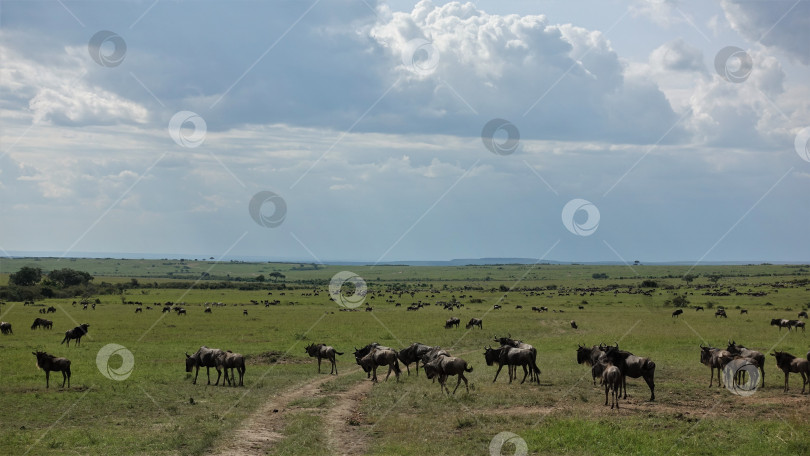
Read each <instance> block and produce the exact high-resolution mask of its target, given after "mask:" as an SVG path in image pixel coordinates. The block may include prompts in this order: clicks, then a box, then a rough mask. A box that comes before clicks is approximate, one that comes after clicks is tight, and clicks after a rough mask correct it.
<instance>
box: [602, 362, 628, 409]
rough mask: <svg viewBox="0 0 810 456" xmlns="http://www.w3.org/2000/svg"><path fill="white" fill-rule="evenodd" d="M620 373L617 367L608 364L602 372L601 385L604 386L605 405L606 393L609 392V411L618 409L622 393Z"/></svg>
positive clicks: (606, 403)
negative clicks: (614, 407) (614, 408)
mask: <svg viewBox="0 0 810 456" xmlns="http://www.w3.org/2000/svg"><path fill="white" fill-rule="evenodd" d="M622 377H623V375H622V373H621V371H620V370H619V368H618V367H616V366H614V365H612V364H608V365H607V366H605V368H604V370H603V371H602V384H603V385H604V386H605V405H608V391H609V392H610V399H611V402H610V409H611V410H613V406H614V405H615V406H616V408H617V409H618V408H619V396H621V392H622Z"/></svg>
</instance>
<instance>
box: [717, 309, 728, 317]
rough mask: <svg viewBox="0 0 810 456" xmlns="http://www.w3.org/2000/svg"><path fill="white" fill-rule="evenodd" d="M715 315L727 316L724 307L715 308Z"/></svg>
mask: <svg viewBox="0 0 810 456" xmlns="http://www.w3.org/2000/svg"><path fill="white" fill-rule="evenodd" d="M717 317H723V318H728V315H726V309H717V311H716V312H715V313H714V318H717Z"/></svg>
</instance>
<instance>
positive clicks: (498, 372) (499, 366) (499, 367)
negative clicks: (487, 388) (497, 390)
mask: <svg viewBox="0 0 810 456" xmlns="http://www.w3.org/2000/svg"><path fill="white" fill-rule="evenodd" d="M501 369H503V364H498V371H497V372H495V378H493V379H492V383H495V380H497V379H498V374H500V373H501Z"/></svg>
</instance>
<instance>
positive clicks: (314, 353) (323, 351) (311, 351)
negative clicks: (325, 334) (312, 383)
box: [304, 344, 343, 375]
mask: <svg viewBox="0 0 810 456" xmlns="http://www.w3.org/2000/svg"><path fill="white" fill-rule="evenodd" d="M304 350H306V352H307V354H308V355H309V357H310V358H318V373H319V374H320V373H321V359H324V358H325V359H328V360H329V362H330V363H332V369H331V370H330V371H329V373H330V374H335V375H337V374H338V370H337V363H336V362H335V355H342V354H343V353H341V352H339V351H337V350H335V349H334V348H332V347H331V346H329V345H326V344H309V345H307V346H306V348H304Z"/></svg>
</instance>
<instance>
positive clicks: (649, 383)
mask: <svg viewBox="0 0 810 456" xmlns="http://www.w3.org/2000/svg"><path fill="white" fill-rule="evenodd" d="M644 381H645V382H647V386H649V387H650V400H651V401H654V400H655V378H654V377H653V376H652V375H645V376H644Z"/></svg>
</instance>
